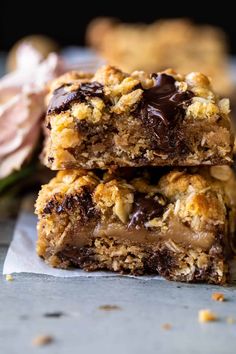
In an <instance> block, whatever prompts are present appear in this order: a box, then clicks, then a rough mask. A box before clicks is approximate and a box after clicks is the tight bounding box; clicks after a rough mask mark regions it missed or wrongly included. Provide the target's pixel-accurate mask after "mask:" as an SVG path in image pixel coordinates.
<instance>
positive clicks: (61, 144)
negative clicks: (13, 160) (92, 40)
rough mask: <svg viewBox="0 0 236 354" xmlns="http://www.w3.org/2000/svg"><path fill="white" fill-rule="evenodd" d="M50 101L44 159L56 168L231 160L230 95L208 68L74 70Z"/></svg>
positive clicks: (57, 85) (54, 90)
mask: <svg viewBox="0 0 236 354" xmlns="http://www.w3.org/2000/svg"><path fill="white" fill-rule="evenodd" d="M48 101H49V106H48V113H47V133H48V134H47V135H48V137H47V142H46V145H45V150H44V157H43V159H44V162H45V164H46V165H47V166H48V167H49V168H51V169H54V170H61V169H68V168H73V169H76V168H81V167H82V168H87V169H93V168H102V169H107V168H110V167H112V166H119V167H121V166H123V167H124V166H126V167H127V166H132V167H138V166H147V165H148V166H150V165H153V166H166V165H174V166H176V165H177V166H193V165H201V164H204V165H210V164H212V163H214V164H223V163H224V164H228V163H230V162H232V146H233V137H232V132H231V123H230V118H229V112H230V107H229V100H228V99H226V98H223V99H219V97H218V96H217V95H216V94H215V93H214V92H213V90H212V88H211V84H210V81H209V79H208V78H207V77H206V76H205V75H203V74H201V73H197V72H192V73H190V74H188V75H186V76H183V75H180V74H177V73H175V72H174V71H173V70H166V71H163V72H161V73H157V74H152V75H150V74H147V73H144V72H141V71H136V72H133V73H131V74H126V73H124V72H122V71H121V70H119V69H117V68H114V67H111V66H105V67H102V68H101V69H100V70H98V71H97V72H96V73H95V75H93V76H91V75H87V76H86V75H85V74H83V73H79V72H72V73H69V74H66V75H65V76H62V77H61V78H59V79H58V80H57V81H56V82H53V84H52V90H51V93H50V94H49V97H48Z"/></svg>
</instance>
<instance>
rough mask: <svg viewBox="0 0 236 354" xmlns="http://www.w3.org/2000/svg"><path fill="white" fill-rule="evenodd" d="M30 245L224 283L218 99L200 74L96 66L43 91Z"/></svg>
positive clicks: (230, 238)
mask: <svg viewBox="0 0 236 354" xmlns="http://www.w3.org/2000/svg"><path fill="white" fill-rule="evenodd" d="M47 103H48V111H47V118H46V131H47V133H46V143H45V148H44V151H43V153H42V159H43V161H44V163H45V164H46V165H47V166H48V167H49V168H51V169H53V170H59V172H58V173H57V175H56V177H55V178H53V179H52V180H51V181H50V182H49V183H48V184H47V185H45V186H43V187H42V189H41V191H40V192H39V196H38V199H37V202H36V214H37V215H38V219H39V221H38V242H37V253H38V255H39V256H40V257H42V258H43V259H44V260H45V261H46V262H47V263H48V264H50V265H51V266H53V267H60V268H70V267H80V268H82V269H84V270H86V271H93V270H101V269H102V270H111V271H116V272H122V273H131V274H134V275H142V274H159V275H162V276H164V277H165V278H167V279H170V280H176V281H187V282H208V283H214V284H224V283H225V282H226V281H227V279H228V275H229V267H228V260H229V259H230V257H232V255H233V253H234V251H235V238H234V235H235V221H236V215H235V213H236V179H235V174H234V172H233V170H232V169H231V167H230V166H229V165H230V164H231V163H232V149H233V136H232V132H231V122H230V118H229V112H230V108H229V100H228V99H226V98H223V99H220V98H219V97H218V96H217V95H216V94H215V93H214V91H213V89H212V87H211V84H210V80H209V79H208V78H207V77H206V76H205V75H203V74H201V73H197V72H193V73H190V74H188V75H185V76H183V75H180V74H177V73H176V72H174V71H173V70H165V71H162V72H160V73H155V74H148V73H144V72H141V71H135V72H133V73H131V74H126V73H124V72H123V71H121V70H119V69H117V68H114V67H111V66H105V67H102V68H101V69H100V70H98V71H97V72H96V73H95V74H93V75H92V74H85V73H81V72H71V73H67V74H66V75H64V76H62V77H60V78H58V79H57V80H56V81H54V82H53V83H52V85H51V91H50V93H49V95H48V98H47Z"/></svg>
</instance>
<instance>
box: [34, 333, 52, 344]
mask: <svg viewBox="0 0 236 354" xmlns="http://www.w3.org/2000/svg"><path fill="white" fill-rule="evenodd" d="M52 342H53V337H52V336H50V335H48V334H46V335H38V336H36V337H34V338H33V340H32V344H33V345H35V346H43V345H47V344H50V343H52Z"/></svg>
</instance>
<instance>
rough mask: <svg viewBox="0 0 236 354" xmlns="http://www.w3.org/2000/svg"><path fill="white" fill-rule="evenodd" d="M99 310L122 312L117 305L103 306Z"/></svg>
mask: <svg viewBox="0 0 236 354" xmlns="http://www.w3.org/2000/svg"><path fill="white" fill-rule="evenodd" d="M98 309H99V310H103V311H113V310H121V307H120V306H117V305H101V306H99V307H98Z"/></svg>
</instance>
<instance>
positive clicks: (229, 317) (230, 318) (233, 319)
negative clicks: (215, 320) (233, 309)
mask: <svg viewBox="0 0 236 354" xmlns="http://www.w3.org/2000/svg"><path fill="white" fill-rule="evenodd" d="M226 322H227V323H228V324H233V323H235V322H236V320H235V318H234V317H231V316H228V317H227V318H226Z"/></svg>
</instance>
